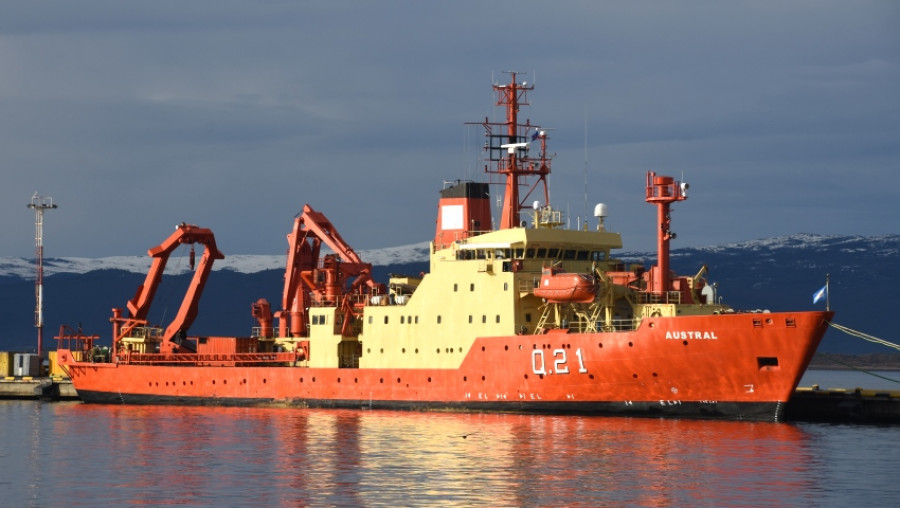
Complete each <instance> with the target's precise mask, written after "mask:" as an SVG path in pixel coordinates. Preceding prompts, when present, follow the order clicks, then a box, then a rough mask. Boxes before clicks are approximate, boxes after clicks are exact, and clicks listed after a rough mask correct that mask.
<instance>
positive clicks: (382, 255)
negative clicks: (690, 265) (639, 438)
mask: <svg viewBox="0 0 900 508" xmlns="http://www.w3.org/2000/svg"><path fill="white" fill-rule="evenodd" d="M860 241H866V242H869V243H871V244H875V243H877V242H879V241H881V242H882V243H884V244H885V245H888V246H890V245H893V250H891V249H887V250H885V251H881V252H879V255H881V256H885V257H887V256H890V255H898V253H900V250H898V247H897V245H898V244H900V235H896V234H884V235H876V236H861V235H820V234H813V233H798V234H794V235H785V236H778V237H771V238H760V239H756V240H748V241H745V242H737V243H725V244H717V245H709V246H702V247H680V248H673V249H672V251H671V257H672V259H677V258H680V257H685V255H686V254H689V253H698V252H699V253H727V252H730V251H735V250H738V251H763V250H771V249H776V248H783V249H805V248H821V247H831V246H836V245H852V244H853V243H854V242H860ZM323 250H326V251H327V249H323ZM428 250H429V242H419V243H415V244H408V245H399V246H396V247H387V248H381V249H368V250H360V251H358V254H359V256H360V258H361V259H363V261H365V262H367V263H372V265H374V266H389V265H392V264H397V263H418V262H427V261H428ZM614 255H615V257H617V258H621V259H623V260H626V261H629V260H633V259H647V258H653V257H655V256H656V253H655V252H652V251H647V252H642V251H627V250H621V251H619V252H617V253H614ZM150 260H151V258H150V257H149V256H107V257H100V258H86V257H47V258H44V275H45V276H50V275H54V274H60V273H81V274H83V273H88V272H91V271H94V270H124V271H127V272H131V273H147V270H148V269H149V267H150ZM172 261H176V259H175V258H174V257H173V258H172ZM284 263H285V255H284V254H280V255H274V254H232V255H226V256H225V259H223V260H220V261H217V262H216V263H214V265H213V271H217V270H230V271H234V272H239V273H245V274H252V273H258V272H262V271H266V270H273V269H283V268H284ZM166 270H167V271H166V273H167V274H170V275H178V274H182V273H186V272H188V271H190V269H189V267H188V266H187V264H186V263H180V264H179V263H178V262H177V261H176V262H171V265H170V266H167V267H166ZM34 273H35V267H34V258H30V259H29V258H23V257H0V277H3V276H18V277H34Z"/></svg>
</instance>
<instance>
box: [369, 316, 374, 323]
mask: <svg viewBox="0 0 900 508" xmlns="http://www.w3.org/2000/svg"><path fill="white" fill-rule="evenodd" d="M373 320H374V317H373V316H369V324H372V321H373Z"/></svg>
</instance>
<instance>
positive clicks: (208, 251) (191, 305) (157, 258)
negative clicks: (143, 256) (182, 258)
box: [125, 223, 225, 347]
mask: <svg viewBox="0 0 900 508" xmlns="http://www.w3.org/2000/svg"><path fill="white" fill-rule="evenodd" d="M195 243H199V244H201V245H203V246H204V247H205V250H204V252H203V256H202V257H201V258H200V264H199V265H198V266H197V268H196V270H195V271H194V277H193V279H192V280H191V285H190V286H189V287H188V290H187V293H186V294H185V297H184V300H183V301H182V302H181V308H180V309H179V311H178V314H177V315H176V316H175V319H174V320H173V321H172V322H171V323H170V324H169V326H168V327H167V328H166V331H165V334H164V336H163V347H165V346H166V345H168V344H169V342H170V341H171V340H172V339H173V338H174V337H175V336H176V334H178V333H179V332H186V331H187V329H188V328H190V326H191V324H192V323H193V322H194V319H195V318H196V317H197V306H198V303H199V301H200V295H201V294H202V292H203V287H204V286H205V284H206V280H207V279H208V278H209V273H210V272H211V271H212V265H213V261H215V260H216V259H223V258H224V257H225V255H224V254H222V253H221V252H220V251H219V249H218V247H216V239H215V236H214V235H213V233H212V231H210V230H209V229H206V228H200V227H197V226H194V225H192V224H185V223H181V224H179V225H178V227H177V228H176V229H175V232H174V233H172V234H171V235H170V236H169V237H168V238H166V239H165V241H163V243H161V244H159V245H158V246H156V247H153V248H152V249H150V250H149V251H147V253H148V254H149V255H150V256H151V257H152V258H153V262H152V263H151V265H150V270H149V271H148V272H147V277H146V278H145V279H144V283H143V284H141V285H140V286H139V287H138V291H137V294H136V295H135V296H134V298H132V299H131V300H129V301H128V311H129V313H130V315H131V316H130V317H131V322H134V321H136V320H141V321H143V320H146V318H147V313H148V311H149V310H150V305H151V304H152V303H153V297H154V295H155V294H156V290H157V289H158V288H159V283H160V281H161V280H162V276H163V272H164V271H165V268H166V263H167V262H168V260H169V256H170V255H171V254H172V252H174V251H175V249H176V248H178V247H179V246H180V245H182V244H195ZM127 331H128V330H125V332H126V333H127Z"/></svg>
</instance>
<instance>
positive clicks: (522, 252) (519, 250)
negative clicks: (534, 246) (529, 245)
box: [516, 249, 525, 259]
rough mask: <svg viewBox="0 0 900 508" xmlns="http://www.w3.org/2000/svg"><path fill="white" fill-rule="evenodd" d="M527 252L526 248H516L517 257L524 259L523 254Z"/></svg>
mask: <svg viewBox="0 0 900 508" xmlns="http://www.w3.org/2000/svg"><path fill="white" fill-rule="evenodd" d="M524 254H525V249H516V259H522V256H523V255H524Z"/></svg>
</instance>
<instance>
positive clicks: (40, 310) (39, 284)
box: [28, 192, 57, 361]
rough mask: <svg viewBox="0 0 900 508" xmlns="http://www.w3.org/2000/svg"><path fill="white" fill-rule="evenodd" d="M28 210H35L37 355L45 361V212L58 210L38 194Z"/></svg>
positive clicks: (51, 202)
mask: <svg viewBox="0 0 900 508" xmlns="http://www.w3.org/2000/svg"><path fill="white" fill-rule="evenodd" d="M28 208H34V253H35V264H36V269H37V277H36V278H35V279H34V298H35V300H36V302H35V308H34V326H35V327H37V354H38V358H41V359H43V347H44V210H52V209H54V208H57V206H56V205H55V204H53V198H51V197H47V196H39V195H38V193H37V192H35V193H34V196H31V203H28ZM42 361H43V360H42Z"/></svg>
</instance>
